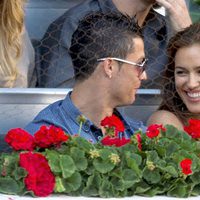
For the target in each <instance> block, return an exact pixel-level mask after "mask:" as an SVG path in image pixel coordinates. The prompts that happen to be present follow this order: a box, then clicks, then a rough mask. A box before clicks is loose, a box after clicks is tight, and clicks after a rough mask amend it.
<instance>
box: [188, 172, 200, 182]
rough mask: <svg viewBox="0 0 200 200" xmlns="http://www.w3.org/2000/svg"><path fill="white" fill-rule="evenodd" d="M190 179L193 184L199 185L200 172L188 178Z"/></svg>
mask: <svg viewBox="0 0 200 200" xmlns="http://www.w3.org/2000/svg"><path fill="white" fill-rule="evenodd" d="M190 179H191V180H192V182H193V183H195V184H200V172H197V173H194V174H192V175H191V176H190Z"/></svg>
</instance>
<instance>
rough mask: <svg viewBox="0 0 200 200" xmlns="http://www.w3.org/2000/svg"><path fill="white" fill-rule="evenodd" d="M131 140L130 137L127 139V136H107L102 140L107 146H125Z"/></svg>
mask: <svg viewBox="0 0 200 200" xmlns="http://www.w3.org/2000/svg"><path fill="white" fill-rule="evenodd" d="M129 142H130V139H126V138H125V137H122V138H118V137H110V136H105V137H104V138H103V139H102V140H101V143H102V144H103V145H105V146H113V145H114V146H116V147H121V146H124V145H126V144H127V143H129Z"/></svg>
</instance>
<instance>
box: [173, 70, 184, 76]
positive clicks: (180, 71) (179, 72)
mask: <svg viewBox="0 0 200 200" xmlns="http://www.w3.org/2000/svg"><path fill="white" fill-rule="evenodd" d="M175 74H176V75H179V76H182V75H186V72H185V71H183V70H177V71H175Z"/></svg>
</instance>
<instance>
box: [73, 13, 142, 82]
mask: <svg viewBox="0 0 200 200" xmlns="http://www.w3.org/2000/svg"><path fill="white" fill-rule="evenodd" d="M136 37H140V38H142V33H141V29H140V27H139V26H138V24H137V23H136V21H135V18H131V17H129V16H126V15H123V14H120V13H107V14H105V13H101V12H92V13H90V14H88V15H86V16H85V17H84V19H82V20H81V21H80V22H79V25H78V28H77V29H76V31H75V32H74V34H73V35H72V41H71V47H70V50H69V53H70V55H71V58H72V62H73V65H74V74H75V79H76V81H82V80H85V79H87V78H88V77H89V76H90V75H91V74H92V73H93V72H94V70H95V68H96V66H97V65H98V62H97V59H99V58H105V57H118V58H122V59H125V58H126V56H127V55H128V54H129V53H131V52H132V51H133V50H134V44H133V38H136Z"/></svg>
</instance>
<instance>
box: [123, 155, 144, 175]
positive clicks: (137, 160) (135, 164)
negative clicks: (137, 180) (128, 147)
mask: <svg viewBox="0 0 200 200" xmlns="http://www.w3.org/2000/svg"><path fill="white" fill-rule="evenodd" d="M126 162H127V166H128V167H130V168H131V169H132V170H133V171H134V172H135V173H136V174H137V176H138V177H142V171H141V170H140V168H139V165H140V164H141V162H142V158H141V156H140V155H138V154H131V155H127V154H126Z"/></svg>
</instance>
